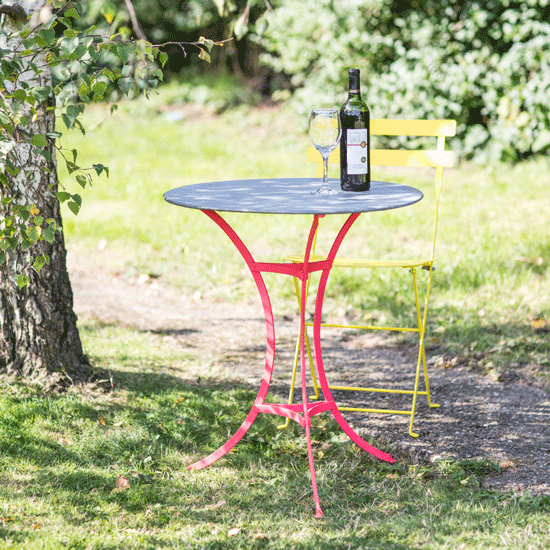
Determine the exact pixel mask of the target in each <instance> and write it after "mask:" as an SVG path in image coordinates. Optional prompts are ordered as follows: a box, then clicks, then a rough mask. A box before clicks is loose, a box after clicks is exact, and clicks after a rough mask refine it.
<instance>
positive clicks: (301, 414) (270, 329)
mask: <svg viewBox="0 0 550 550" xmlns="http://www.w3.org/2000/svg"><path fill="white" fill-rule="evenodd" d="M203 212H204V213H205V214H206V215H207V216H208V217H210V218H211V219H212V220H213V221H214V222H215V223H216V224H218V226H219V227H220V228H221V229H222V230H223V231H224V232H225V233H226V234H227V236H228V237H229V238H230V239H231V241H232V242H233V244H234V245H235V246H236V247H237V249H238V250H239V252H240V253H241V255H242V257H243V258H244V260H245V262H246V264H247V265H248V267H249V269H250V271H251V273H252V276H253V278H254V281H255V283H256V286H257V288H258V292H259V294H260V298H261V301H262V306H263V309H264V316H265V321H266V331H267V348H266V361H265V366H264V376H263V379H262V383H261V385H260V390H259V391H258V394H257V396H256V399H255V401H254V404H253V406H252V408H251V409H250V412H249V413H248V415H247V417H246V419H245V420H244V422H243V423H242V424H241V426H240V427H239V429H238V430H237V431H236V432H235V434H234V435H233V436H232V437H231V438H230V439H229V440H228V441H227V442H226V443H225V444H224V445H222V446H221V447H220V448H219V449H217V450H216V451H214V452H213V453H212V454H210V455H209V456H207V457H206V458H203V459H202V460H199V461H198V462H195V463H194V464H192V465H191V466H189V468H191V469H195V470H200V469H201V468H204V467H206V466H209V465H210V464H212V463H213V462H215V461H216V460H218V459H219V458H221V457H222V456H224V455H225V454H227V453H228V452H229V451H230V450H231V449H232V448H233V447H234V446H235V445H236V444H237V443H238V442H239V441H240V440H241V439H242V438H243V436H244V435H245V434H246V432H247V431H248V430H249V429H250V426H252V424H253V422H254V420H255V419H256V417H257V416H258V414H259V413H260V412H261V413H268V414H277V415H280V416H285V417H288V418H290V419H292V420H295V421H296V422H298V423H299V424H300V425H301V426H302V427H303V428H304V429H305V432H306V442H307V450H308V460H309V469H310V473H311V483H312V487H313V498H314V501H315V510H316V517H322V516H323V511H322V510H321V506H320V503H319V495H318V491H317V482H316V477H315V467H314V461H313V450H312V446H311V434H310V427H311V417H312V416H314V415H316V414H319V413H320V412H323V411H326V410H330V411H331V412H332V414H333V415H334V418H335V419H336V421H337V422H338V424H339V425H340V426H341V428H342V429H343V430H344V432H345V433H346V434H347V435H348V436H349V437H350V438H351V439H352V440H353V441H354V442H355V443H357V444H358V445H359V446H360V447H361V448H362V449H364V450H365V451H367V452H369V453H371V454H372V455H374V456H376V457H377V458H380V459H381V460H386V461H388V462H394V460H393V458H392V457H391V456H390V455H388V454H386V453H383V452H382V451H379V450H378V449H376V448H374V447H372V446H371V445H369V444H368V443H367V442H366V441H364V440H363V439H362V438H361V437H359V436H358V435H357V434H356V433H355V432H354V431H353V430H352V429H351V427H350V426H349V425H348V424H347V423H346V421H345V420H344V418H343V417H342V415H341V414H340V411H339V410H338V407H337V406H336V403H335V401H334V399H333V398H332V395H331V393H330V390H329V388H328V383H327V380H326V376H325V373H324V369H323V362H322V356H321V338H320V319H321V312H322V301H323V296H324V291H325V287H326V282H327V279H328V275H329V272H330V268H331V267H332V262H333V261H334V257H335V256H336V253H337V251H338V248H339V247H340V244H341V243H342V240H343V239H344V237H345V235H346V233H347V232H348V230H349V228H350V227H351V225H352V224H353V222H354V221H355V220H356V219H357V217H358V216H359V214H352V215H351V216H350V217H349V218H348V220H347V221H346V223H345V224H344V226H343V227H342V229H341V230H340V232H339V233H338V235H337V237H336V240H335V242H334V244H333V246H332V248H331V251H330V254H329V256H328V258H327V260H323V261H320V262H310V261H309V256H310V252H311V248H312V244H313V238H314V235H315V232H316V231H317V226H318V224H319V216H318V215H316V216H314V219H313V223H312V225H311V229H310V232H309V236H308V241H307V245H306V251H305V261H304V262H303V263H301V264H300V263H298V264H296V263H259V262H255V261H254V258H253V257H252V255H251V254H250V252H249V251H248V249H247V248H246V246H245V245H244V243H243V242H242V240H241V239H240V238H239V236H238V235H237V234H236V233H235V231H234V230H233V229H232V228H231V227H230V225H229V224H228V223H227V222H226V221H225V220H224V219H223V218H222V217H221V216H220V215H219V214H218V213H217V212H213V211H210V210H203ZM314 271H322V272H323V273H322V275H321V282H320V285H319V289H318V291H317V305H316V309H315V322H314V334H313V338H314V345H315V356H316V361H317V369H318V373H319V380H320V383H321V389H322V391H323V395H324V397H325V400H324V401H316V402H315V403H308V397H307V380H306V361H305V349H304V342H305V337H304V335H305V309H306V308H305V306H306V304H305V300H306V292H305V289H306V284H307V280H308V278H309V274H310V273H312V272H314ZM261 272H271V273H282V274H286V275H291V276H293V277H297V278H299V279H300V280H301V281H302V304H301V305H302V307H301V312H300V334H301V342H300V353H301V377H302V403H301V404H300V405H283V404H276V403H266V402H265V398H266V396H267V392H268V390H269V385H270V383H271V377H272V375H273V366H274V360H275V323H274V318H273V310H272V308H271V302H270V300H269V295H268V292H267V288H266V286H265V282H264V280H263V277H262V275H261Z"/></svg>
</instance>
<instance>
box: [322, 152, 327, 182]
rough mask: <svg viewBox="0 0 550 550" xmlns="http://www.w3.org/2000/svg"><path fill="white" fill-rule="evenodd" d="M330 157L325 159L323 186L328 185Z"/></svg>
mask: <svg viewBox="0 0 550 550" xmlns="http://www.w3.org/2000/svg"><path fill="white" fill-rule="evenodd" d="M327 175H328V157H323V185H327Z"/></svg>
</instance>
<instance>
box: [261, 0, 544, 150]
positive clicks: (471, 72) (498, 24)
mask: <svg viewBox="0 0 550 550" xmlns="http://www.w3.org/2000/svg"><path fill="white" fill-rule="evenodd" d="M311 14H315V17H312V16H311ZM549 19H550V0H523V1H521V2H513V1H511V0H501V1H498V2H497V1H490V0H485V1H479V0H477V1H466V2H463V1H458V0H438V1H435V0H433V1H432V0H428V1H426V2H420V1H416V0H413V1H412V2H410V3H398V2H392V1H390V0H348V1H346V2H335V1H333V0H281V1H280V6H279V7H278V8H277V9H276V10H275V11H274V12H273V13H271V14H270V17H269V26H268V27H267V29H266V30H265V32H264V33H263V34H262V35H261V36H258V37H257V40H258V41H259V42H260V43H261V45H262V46H263V47H264V48H265V50H266V53H265V54H264V56H263V59H262V60H263V62H264V63H265V64H267V65H269V66H271V67H273V68H274V69H276V70H277V71H280V72H283V73H286V74H287V75H289V82H290V84H291V88H290V91H291V92H292V98H293V101H294V103H295V105H296V107H297V109H298V110H299V111H302V112H303V113H304V114H305V113H306V112H307V111H309V110H310V108H311V107H312V106H313V105H316V106H317V105H336V104H339V103H341V102H343V100H344V97H345V88H346V85H347V76H346V74H347V68H348V67H352V66H354V67H359V68H360V69H362V88H363V96H364V98H365V99H366V101H367V102H368V104H369V106H370V109H371V114H372V116H374V117H376V118H386V117H403V118H430V117H431V118H435V117H437V118H454V119H456V120H457V122H458V135H457V138H456V139H455V141H454V142H453V143H452V146H453V148H454V149H455V150H456V151H457V152H458V153H459V154H461V155H462V156H463V157H469V158H471V157H477V158H479V159H481V160H489V159H505V160H518V159H521V158H525V157H528V156H532V155H535V154H547V153H548V152H550V118H549V107H548V99H547V98H548V97H549V96H550V23H549V22H548V20H549Z"/></svg>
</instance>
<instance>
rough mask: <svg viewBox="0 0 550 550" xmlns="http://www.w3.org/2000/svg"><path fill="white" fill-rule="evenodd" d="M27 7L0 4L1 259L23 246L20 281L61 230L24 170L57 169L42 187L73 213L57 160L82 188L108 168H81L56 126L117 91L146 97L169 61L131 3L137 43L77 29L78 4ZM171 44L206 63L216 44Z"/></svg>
mask: <svg viewBox="0 0 550 550" xmlns="http://www.w3.org/2000/svg"><path fill="white" fill-rule="evenodd" d="M29 4H31V5H32V8H29V13H27V12H26V11H25V9H24V8H23V7H22V6H21V5H19V4H13V5H10V6H8V5H0V17H2V23H1V25H0V82H3V86H2V87H1V88H0V200H1V203H0V212H1V214H2V217H1V218H0V266H1V265H2V264H4V262H6V260H7V258H8V256H9V253H10V250H14V251H15V250H28V251H29V254H28V261H27V264H26V265H24V266H21V267H20V268H19V271H20V272H19V275H18V279H17V283H18V284H19V286H24V285H25V284H27V283H28V281H29V274H28V270H29V269H34V270H35V271H37V272H39V271H40V270H41V268H42V267H43V266H44V265H45V263H46V262H48V260H49V258H48V254H47V252H45V251H44V250H43V248H37V247H35V246H34V245H36V244H37V243H40V242H46V243H52V242H53V240H54V238H55V235H56V233H57V232H59V231H61V227H60V226H59V224H58V223H56V222H55V221H54V220H53V219H52V218H50V217H48V216H46V215H45V214H44V212H43V211H42V209H41V207H40V206H39V205H38V204H37V200H36V198H35V196H34V194H33V193H34V188H35V187H36V185H35V183H33V180H32V177H31V172H32V171H31V170H29V169H28V167H29V166H31V165H32V166H34V167H39V169H40V170H41V171H43V172H47V173H50V174H54V179H55V183H54V184H51V183H50V185H49V188H48V190H47V192H48V193H49V194H50V195H51V196H52V197H54V198H55V199H56V200H59V201H60V202H62V203H66V204H67V206H68V208H69V209H70V210H71V211H72V212H74V213H75V214H77V213H78V212H79V210H80V207H81V204H82V198H81V196H80V195H79V194H77V193H69V192H68V191H66V190H65V189H59V190H58V186H59V182H58V181H57V176H56V171H55V166H56V165H55V159H56V157H57V158H59V159H62V161H63V162H64V163H65V165H66V167H67V170H68V172H69V173H70V174H73V175H74V177H75V179H76V181H77V182H78V184H79V185H80V186H81V187H82V188H85V187H87V186H90V185H91V183H92V178H93V176H99V175H101V174H103V173H105V174H106V175H108V169H107V167H105V166H103V165H101V164H95V165H93V166H92V167H86V166H81V165H80V164H79V162H78V154H77V151H76V150H67V149H65V148H63V146H62V145H61V138H62V135H63V134H62V131H60V128H61V129H65V130H70V129H73V128H77V129H79V130H80V131H82V132H83V133H84V132H85V128H84V126H83V124H82V122H81V116H82V114H83V113H84V111H85V108H86V106H87V105H89V104H92V103H99V102H104V101H106V102H109V103H112V104H113V109H114V108H116V105H114V104H115V103H116V101H117V100H118V99H119V98H120V97H121V96H127V97H136V96H137V95H139V94H142V93H145V94H147V92H148V90H150V89H151V88H154V87H155V86H157V85H158V84H159V82H161V81H162V79H163V72H162V68H163V67H164V65H165V63H166V62H167V60H168V55H167V53H166V52H164V51H162V50H161V48H162V46H164V45H165V44H153V43H151V42H149V41H148V40H146V39H145V35H144V33H143V31H142V30H141V28H140V27H139V23H138V22H137V19H136V17H135V11H134V10H133V6H132V3H131V1H130V0H125V5H126V7H127V9H128V11H129V14H130V19H131V20H132V23H133V26H134V34H135V35H136V36H138V37H139V39H137V40H136V39H134V38H133V36H132V31H131V30H130V29H128V28H127V27H124V26H120V28H118V29H116V30H115V32H114V33H112V32H106V31H105V30H104V29H101V28H99V27H98V26H89V27H84V26H83V18H82V14H83V13H84V9H83V8H84V2H79V1H76V2H73V1H71V2H68V1H66V0H62V1H60V0H53V1H49V2H46V1H45V0H34V2H30V3H29V2H27V3H26V4H23V5H25V6H28V5H29ZM105 17H106V19H109V18H110V17H112V15H109V14H106V15H105ZM108 22H109V23H111V21H108ZM83 27H84V28H83ZM109 31H111V29H109ZM172 44H174V43H173V42H172ZM176 44H177V45H178V46H179V47H180V48H181V49H182V50H183V51H184V52H185V48H186V47H187V46H191V45H193V46H194V47H195V48H198V50H199V57H200V58H201V59H204V60H205V61H210V51H211V50H212V48H213V47H214V46H216V45H222V44H223V42H214V41H212V40H208V39H206V38H203V37H201V38H200V39H199V41H197V42H195V43H184V42H177V43H176ZM54 109H56V113H57V116H58V117H59V119H60V120H61V122H62V124H61V125H59V124H57V125H55V127H54V125H53V124H50V125H48V124H47V123H46V122H44V121H45V119H46V118H47V117H48V116H49V115H52V113H53V110H54Z"/></svg>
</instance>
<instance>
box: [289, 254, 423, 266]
mask: <svg viewBox="0 0 550 550" xmlns="http://www.w3.org/2000/svg"><path fill="white" fill-rule="evenodd" d="M284 259H285V260H286V261H289V262H303V261H304V257H303V256H287V257H286V258H284ZM322 260H326V258H325V257H324V256H320V255H318V254H312V255H311V256H310V261H312V262H317V261H322ZM430 264H431V260H411V259H409V260H367V259H361V258H336V259H335V260H334V263H333V266H334V267H359V268H361V267H365V268H376V267H403V268H410V267H424V266H429V265H430Z"/></svg>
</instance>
